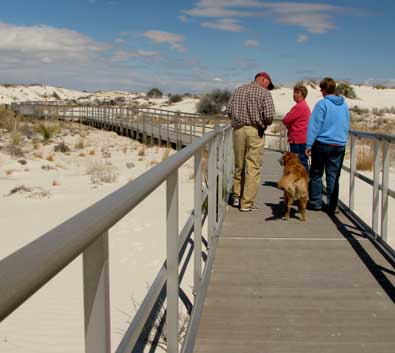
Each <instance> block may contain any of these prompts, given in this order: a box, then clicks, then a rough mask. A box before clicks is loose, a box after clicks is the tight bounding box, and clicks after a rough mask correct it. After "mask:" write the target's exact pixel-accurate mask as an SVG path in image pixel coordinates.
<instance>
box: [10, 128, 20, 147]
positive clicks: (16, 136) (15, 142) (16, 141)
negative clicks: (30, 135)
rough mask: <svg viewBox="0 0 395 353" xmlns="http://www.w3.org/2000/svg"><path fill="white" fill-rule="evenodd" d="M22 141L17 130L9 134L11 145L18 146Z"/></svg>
mask: <svg viewBox="0 0 395 353" xmlns="http://www.w3.org/2000/svg"><path fill="white" fill-rule="evenodd" d="M21 141H22V136H21V134H20V133H19V132H18V131H13V132H12V133H11V135H10V144H11V145H12V146H19V144H20V143H21Z"/></svg>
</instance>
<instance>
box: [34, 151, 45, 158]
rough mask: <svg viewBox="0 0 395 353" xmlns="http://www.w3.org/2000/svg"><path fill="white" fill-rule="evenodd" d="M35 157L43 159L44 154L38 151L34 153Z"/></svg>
mask: <svg viewBox="0 0 395 353" xmlns="http://www.w3.org/2000/svg"><path fill="white" fill-rule="evenodd" d="M33 157H34V158H38V159H43V153H42V152H38V151H36V152H34V153H33Z"/></svg>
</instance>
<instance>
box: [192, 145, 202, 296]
mask: <svg viewBox="0 0 395 353" xmlns="http://www.w3.org/2000/svg"><path fill="white" fill-rule="evenodd" d="M194 165H195V198H194V218H195V220H194V225H193V234H194V238H193V239H194V266H193V268H194V277H193V278H194V280H193V295H194V299H196V296H197V293H198V291H199V287H200V280H201V276H202V151H201V150H199V151H198V152H196V153H195V156H194Z"/></svg>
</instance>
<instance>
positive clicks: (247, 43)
mask: <svg viewBox="0 0 395 353" xmlns="http://www.w3.org/2000/svg"><path fill="white" fill-rule="evenodd" d="M244 46H245V47H249V48H257V47H259V41H257V40H254V39H248V40H246V41H244Z"/></svg>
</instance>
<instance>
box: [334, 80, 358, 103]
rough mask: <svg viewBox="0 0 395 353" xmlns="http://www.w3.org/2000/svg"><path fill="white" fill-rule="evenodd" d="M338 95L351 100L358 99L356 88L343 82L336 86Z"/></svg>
mask: <svg viewBox="0 0 395 353" xmlns="http://www.w3.org/2000/svg"><path fill="white" fill-rule="evenodd" d="M336 94H337V95H341V96H344V97H346V98H350V99H355V98H357V95H356V93H355V91H354V88H352V87H351V86H350V85H349V84H348V83H346V82H341V83H339V84H338V85H337V86H336Z"/></svg>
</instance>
